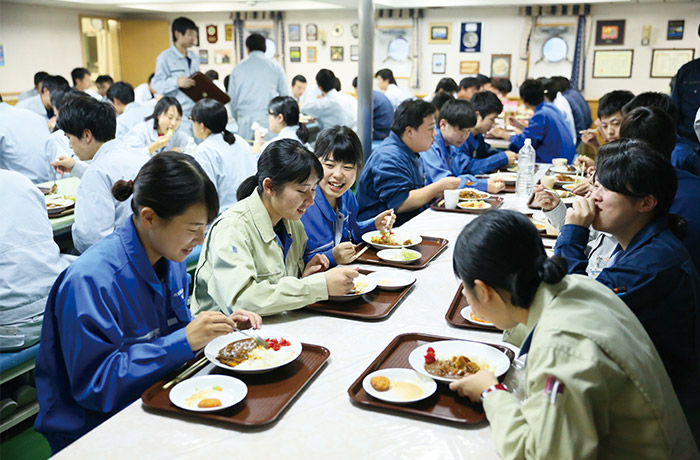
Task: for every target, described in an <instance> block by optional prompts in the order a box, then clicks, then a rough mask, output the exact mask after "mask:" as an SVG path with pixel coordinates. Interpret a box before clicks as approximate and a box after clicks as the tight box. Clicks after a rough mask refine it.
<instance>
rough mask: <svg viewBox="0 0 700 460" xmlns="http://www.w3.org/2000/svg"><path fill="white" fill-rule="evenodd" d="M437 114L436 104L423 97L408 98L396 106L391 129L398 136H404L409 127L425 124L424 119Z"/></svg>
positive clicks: (414, 127) (415, 127)
mask: <svg viewBox="0 0 700 460" xmlns="http://www.w3.org/2000/svg"><path fill="white" fill-rule="evenodd" d="M434 114H435V106H434V105H433V104H431V103H430V102H427V101H424V100H423V99H416V100H411V99H407V100H405V101H403V102H402V103H401V104H399V106H398V107H396V111H395V112H394V121H393V123H392V124H391V130H392V131H393V132H394V134H396V135H397V136H399V137H401V136H403V134H404V132H405V131H406V128H407V127H409V126H410V127H411V128H413V129H417V128H418V127H419V126H420V125H422V124H423V119H424V118H425V117H428V116H430V115H434Z"/></svg>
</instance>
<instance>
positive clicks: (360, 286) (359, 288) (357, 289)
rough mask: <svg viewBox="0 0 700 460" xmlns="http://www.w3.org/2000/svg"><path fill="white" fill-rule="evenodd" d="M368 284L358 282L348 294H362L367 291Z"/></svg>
mask: <svg viewBox="0 0 700 460" xmlns="http://www.w3.org/2000/svg"><path fill="white" fill-rule="evenodd" d="M368 286H369V283H368V282H367V281H358V282H357V283H355V286H353V288H352V289H351V290H350V292H348V294H362V293H363V292H365V291H366V290H367V287H368Z"/></svg>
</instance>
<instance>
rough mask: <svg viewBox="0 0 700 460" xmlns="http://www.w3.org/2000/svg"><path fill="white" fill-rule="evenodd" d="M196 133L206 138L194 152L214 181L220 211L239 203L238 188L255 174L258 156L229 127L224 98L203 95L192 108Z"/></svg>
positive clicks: (199, 136) (201, 137) (196, 135)
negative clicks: (221, 99)
mask: <svg viewBox="0 0 700 460" xmlns="http://www.w3.org/2000/svg"><path fill="white" fill-rule="evenodd" d="M190 118H191V119H192V129H193V130H194V136H195V137H197V138H199V139H203V140H204V141H203V142H202V143H201V144H199V145H198V146H197V148H196V149H195V150H194V153H193V156H194V158H195V159H196V160H197V162H198V163H199V164H200V165H201V166H202V169H204V172H206V173H207V176H209V179H210V180H211V181H212V182H213V183H214V186H215V187H216V191H217V192H218V194H219V214H221V213H222V212H224V211H226V210H227V209H228V208H230V207H231V206H232V205H233V204H234V203H236V201H237V200H236V190H238V187H239V186H240V185H241V183H242V182H243V181H244V180H245V178H247V177H249V176H250V175H251V174H255V170H256V166H255V156H254V155H253V154H252V152H251V151H250V145H248V143H247V142H246V141H245V139H243V138H242V137H240V136H235V135H234V134H233V133H231V132H230V131H228V130H227V129H226V123H227V122H228V115H227V114H226V107H224V105H223V104H222V103H221V102H218V101H215V100H212V99H201V100H200V101H198V102H197V103H196V104H195V105H194V108H193V109H192V115H191V116H190Z"/></svg>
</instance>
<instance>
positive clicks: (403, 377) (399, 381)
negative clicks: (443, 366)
mask: <svg viewBox="0 0 700 460" xmlns="http://www.w3.org/2000/svg"><path fill="white" fill-rule="evenodd" d="M375 376H382V377H386V378H388V379H389V380H390V381H391V384H390V386H389V389H388V390H386V391H377V390H375V389H374V387H373V386H372V384H371V383H370V380H372V377H375ZM403 384H413V385H417V386H418V387H419V388H420V389H421V390H422V394H420V395H415V396H413V397H407V395H405V394H404V393H403V392H402V391H401V386H402V385H403ZM362 388H364V390H365V391H366V392H367V394H369V395H370V396H374V397H375V398H377V399H381V400H383V401H387V402H395V403H411V402H416V401H420V400H422V399H425V398H428V397H429V396H431V395H432V394H433V393H435V390H437V383H435V380H433V379H431V378H428V377H425V376H424V375H421V374H419V373H418V372H416V371H414V370H413V369H405V368H391V369H379V370H378V371H374V372H372V373H371V374H369V375H367V377H365V378H364V379H363V380H362Z"/></svg>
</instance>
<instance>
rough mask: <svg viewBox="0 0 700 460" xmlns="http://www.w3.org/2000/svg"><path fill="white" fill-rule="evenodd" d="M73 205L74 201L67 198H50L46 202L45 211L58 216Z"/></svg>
mask: <svg viewBox="0 0 700 460" xmlns="http://www.w3.org/2000/svg"><path fill="white" fill-rule="evenodd" d="M74 205H75V201H73V200H69V199H67V198H51V199H48V200H46V211H47V212H48V213H49V214H58V213H59V212H63V211H65V210H66V209H68V208H71V207H72V206H74Z"/></svg>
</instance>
